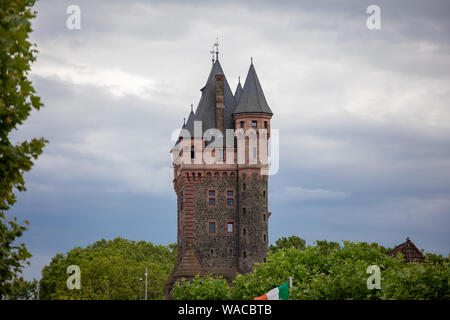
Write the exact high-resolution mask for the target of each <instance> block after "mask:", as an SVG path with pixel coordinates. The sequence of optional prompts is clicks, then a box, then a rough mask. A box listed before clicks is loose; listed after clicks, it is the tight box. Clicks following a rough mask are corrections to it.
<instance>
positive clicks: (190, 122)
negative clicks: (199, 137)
mask: <svg viewBox="0 0 450 320" xmlns="http://www.w3.org/2000/svg"><path fill="white" fill-rule="evenodd" d="M194 121H195V113H194V111H192V110H191V112H190V113H189V117H188V119H187V121H186V124H185V125H184V126H183V129H186V130H187V131H189V133H190V135H191V137H193V136H194Z"/></svg>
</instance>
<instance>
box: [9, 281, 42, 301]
mask: <svg viewBox="0 0 450 320" xmlns="http://www.w3.org/2000/svg"><path fill="white" fill-rule="evenodd" d="M36 295H37V280H36V279H34V280H33V281H26V280H24V279H23V278H22V277H20V278H14V280H13V281H12V283H11V291H10V293H9V296H8V299H9V300H31V299H36Z"/></svg>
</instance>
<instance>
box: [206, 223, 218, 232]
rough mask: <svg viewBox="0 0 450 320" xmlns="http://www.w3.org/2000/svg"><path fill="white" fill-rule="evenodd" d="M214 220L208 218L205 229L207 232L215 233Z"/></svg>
mask: <svg viewBox="0 0 450 320" xmlns="http://www.w3.org/2000/svg"><path fill="white" fill-rule="evenodd" d="M216 227H217V226H216V221H215V220H208V226H207V230H208V233H209V234H215V233H216V230H217V228H216Z"/></svg>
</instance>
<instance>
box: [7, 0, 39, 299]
mask: <svg viewBox="0 0 450 320" xmlns="http://www.w3.org/2000/svg"><path fill="white" fill-rule="evenodd" d="M34 3H35V0H2V1H0V48H1V49H0V297H4V296H5V295H10V294H11V290H12V287H11V286H12V280H13V279H14V278H16V277H17V276H18V274H19V273H20V272H21V270H22V268H23V262H25V261H26V259H28V258H30V257H31V254H30V253H29V252H28V250H27V248H26V246H25V244H23V243H22V244H20V245H16V244H15V240H16V239H17V238H19V237H21V236H22V234H23V231H25V230H26V227H25V225H27V224H28V222H27V221H25V222H24V224H25V225H22V224H20V223H19V222H17V219H16V218H14V219H8V218H7V216H6V213H5V212H6V211H7V210H8V209H9V208H10V207H11V206H12V205H13V204H14V203H15V202H16V196H15V194H14V191H15V190H18V191H25V190H26V188H25V180H24V178H23V174H24V172H26V171H29V170H30V169H31V167H32V166H33V159H34V160H35V159H37V157H38V156H39V155H40V154H41V153H42V149H43V147H44V145H45V143H46V142H47V141H46V140H45V139H44V138H40V139H32V140H30V141H23V142H21V143H18V144H13V143H12V142H11V141H10V139H9V135H10V133H11V132H12V131H13V130H16V129H17V126H18V125H20V124H22V123H23V122H24V121H25V120H26V119H27V118H28V116H29V115H30V112H31V111H32V110H33V109H37V110H39V109H40V108H41V107H42V106H43V104H42V103H41V101H40V98H39V97H38V96H37V95H36V91H35V89H34V88H33V85H32V83H31V80H30V79H29V77H28V73H29V71H30V65H31V63H32V62H33V61H35V60H36V53H37V50H36V49H35V46H34V45H33V44H32V43H30V41H29V39H28V37H29V34H30V33H31V31H32V29H31V19H33V18H34V17H35V16H36V12H33V11H32V9H31V8H32V6H33V5H34Z"/></svg>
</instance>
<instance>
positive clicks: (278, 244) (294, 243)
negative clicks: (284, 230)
mask: <svg viewBox="0 0 450 320" xmlns="http://www.w3.org/2000/svg"><path fill="white" fill-rule="evenodd" d="M305 244H306V241H305V240H303V239H302V238H300V237H297V236H290V237H289V238H285V237H282V238H280V239H278V240H277V241H275V245H270V246H269V250H270V251H271V252H275V251H277V250H278V249H288V248H295V249H298V250H305Z"/></svg>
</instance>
